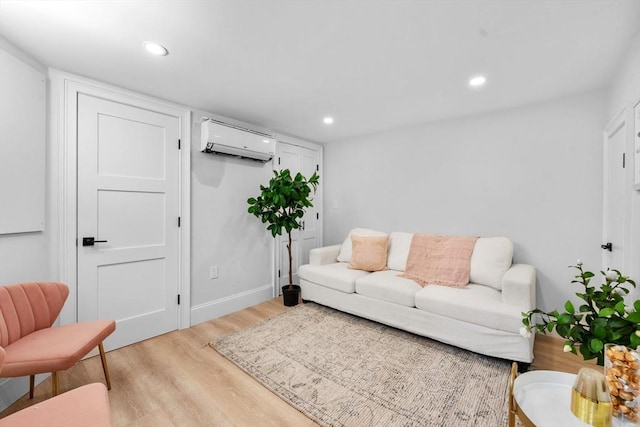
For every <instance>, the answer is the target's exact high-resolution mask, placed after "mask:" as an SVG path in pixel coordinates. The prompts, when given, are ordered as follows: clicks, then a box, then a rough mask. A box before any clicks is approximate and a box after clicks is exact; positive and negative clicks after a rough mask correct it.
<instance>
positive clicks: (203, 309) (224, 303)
mask: <svg viewBox="0 0 640 427" xmlns="http://www.w3.org/2000/svg"><path fill="white" fill-rule="evenodd" d="M271 298H273V286H272V285H271V284H268V285H264V286H261V287H259V288H256V289H252V290H250V291H246V292H242V293H239V294H235V295H231V296H228V297H225V298H220V299H218V300H215V301H209V302H206V303H204V304H198V305H196V306H193V307H191V326H194V325H197V324H198V323H202V322H206V321H208V320H211V319H216V318H218V317H220V316H224V315H225V314H229V313H233V312H235V311H238V310H242V309H244V308H247V307H251V306H252V305H256V304H260V303H261V302H264V301H267V300H270V299H271Z"/></svg>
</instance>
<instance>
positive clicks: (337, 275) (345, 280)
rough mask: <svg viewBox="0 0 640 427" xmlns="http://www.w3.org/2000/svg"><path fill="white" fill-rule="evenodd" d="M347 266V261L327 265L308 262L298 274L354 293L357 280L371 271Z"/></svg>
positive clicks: (320, 283)
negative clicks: (352, 268)
mask: <svg viewBox="0 0 640 427" xmlns="http://www.w3.org/2000/svg"><path fill="white" fill-rule="evenodd" d="M347 266H348V264H347V263H346V262H337V263H334V264H326V265H311V264H306V265H302V266H300V268H299V269H298V276H299V277H300V279H304V280H306V281H308V282H311V283H315V284H318V285H322V286H324V287H327V288H331V289H335V290H337V291H342V292H346V293H350V294H352V293H353V292H355V290H356V286H355V282H356V280H358V279H360V278H361V277H364V276H367V275H369V274H371V273H369V272H368V271H362V270H351V269H349V268H347Z"/></svg>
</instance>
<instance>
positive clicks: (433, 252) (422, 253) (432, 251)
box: [400, 234, 478, 287]
mask: <svg viewBox="0 0 640 427" xmlns="http://www.w3.org/2000/svg"><path fill="white" fill-rule="evenodd" d="M477 239H478V238H477V237H462V236H435V235H431V234H414V236H413V239H412V240H411V247H410V249H409V256H408V258H407V267H406V269H405V273H404V274H401V275H400V277H405V278H407V279H411V280H414V281H415V282H416V283H418V284H419V285H420V286H423V287H424V286H425V285H427V284H437V285H446V286H456V287H463V286H466V285H467V284H468V283H469V272H470V270H471V253H472V252H473V247H474V246H475V244H476V240H477Z"/></svg>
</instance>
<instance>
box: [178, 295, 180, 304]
mask: <svg viewBox="0 0 640 427" xmlns="http://www.w3.org/2000/svg"><path fill="white" fill-rule="evenodd" d="M178 305H180V294H178Z"/></svg>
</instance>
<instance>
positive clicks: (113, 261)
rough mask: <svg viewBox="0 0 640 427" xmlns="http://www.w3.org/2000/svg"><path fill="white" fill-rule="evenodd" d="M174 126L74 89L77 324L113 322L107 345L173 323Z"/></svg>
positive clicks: (176, 170) (175, 305) (175, 122)
mask: <svg viewBox="0 0 640 427" xmlns="http://www.w3.org/2000/svg"><path fill="white" fill-rule="evenodd" d="M179 130H180V128H179V121H178V119H177V118H176V117H172V116H168V115H165V114H162V113H158V112H154V111H149V110H147V109H142V108H136V107H134V106H130V105H125V104H122V103H119V102H115V101H109V100H105V99H101V98H97V97H93V96H89V95H84V94H79V95H78V157H77V160H78V181H77V182H78V188H77V194H78V200H77V209H78V212H77V218H78V219H77V233H78V234H77V236H78V246H77V263H78V264H77V265H78V320H80V321H82V320H91V319H97V318H109V319H115V320H116V321H117V327H116V332H115V333H114V334H112V336H111V337H109V339H108V340H107V341H106V342H105V347H106V348H108V349H114V348H118V347H122V346H124V345H128V344H131V343H134V342H138V341H141V340H144V339H147V338H150V337H153V336H156V335H160V334H163V333H165V332H169V331H172V330H175V329H177V328H178V315H179V312H178V292H179V243H178V239H179V230H178V226H179V224H178V215H179V212H180V208H179V185H180V184H179V159H180V157H179V152H178V135H179ZM84 238H94V239H95V241H96V242H99V241H103V242H100V243H95V244H94V245H86V243H83V239H84ZM85 245H86V246H85Z"/></svg>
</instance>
